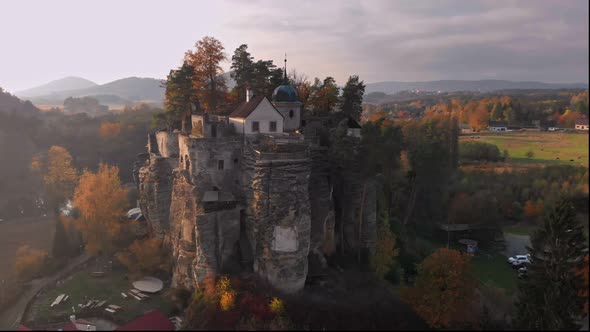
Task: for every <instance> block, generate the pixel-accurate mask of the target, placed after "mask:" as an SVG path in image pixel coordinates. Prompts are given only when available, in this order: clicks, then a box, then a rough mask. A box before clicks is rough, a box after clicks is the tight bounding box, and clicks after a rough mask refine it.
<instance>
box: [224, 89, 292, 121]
mask: <svg viewBox="0 0 590 332" xmlns="http://www.w3.org/2000/svg"><path fill="white" fill-rule="evenodd" d="M264 98H265V97H264V95H261V96H254V97H253V98H252V99H250V101H249V102H245V101H244V102H242V103H241V104H239V105H238V107H237V108H236V109H235V110H234V111H233V112H232V113H231V114H230V115H229V117H230V118H242V119H245V118H247V117H248V115H250V113H252V112H254V110H255V109H256V107H257V106H258V104H260V102H261V101H262V100H263V99H264ZM271 105H272V103H271ZM272 108H274V109H275V111H276V112H277V113H279V115H280V116H281V117H283V115H282V114H281V112H279V111H277V109H276V108H275V107H274V105H272Z"/></svg>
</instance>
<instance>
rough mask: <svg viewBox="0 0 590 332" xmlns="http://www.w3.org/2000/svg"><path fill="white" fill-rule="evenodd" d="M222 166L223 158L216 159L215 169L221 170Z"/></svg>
mask: <svg viewBox="0 0 590 332" xmlns="http://www.w3.org/2000/svg"><path fill="white" fill-rule="evenodd" d="M224 166H225V165H224V161H223V160H218V161H217V169H218V170H220V171H223V168H224Z"/></svg>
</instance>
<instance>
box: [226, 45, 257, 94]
mask: <svg viewBox="0 0 590 332" xmlns="http://www.w3.org/2000/svg"><path fill="white" fill-rule="evenodd" d="M230 69H231V70H232V72H231V74H230V75H231V77H232V78H233V79H234V81H235V82H236V86H235V87H234V89H235V90H236V93H237V96H238V98H239V99H238V100H243V98H245V94H246V88H247V86H248V85H249V84H252V82H253V81H254V57H252V56H251V55H250V53H249V52H248V45H246V44H242V45H240V46H239V47H238V48H236V50H235V51H234V55H232V57H231V67H230Z"/></svg>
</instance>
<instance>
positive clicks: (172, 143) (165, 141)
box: [156, 131, 178, 158]
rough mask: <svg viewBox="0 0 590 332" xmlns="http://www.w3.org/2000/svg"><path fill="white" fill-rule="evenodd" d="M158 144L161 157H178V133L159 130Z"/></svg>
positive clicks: (157, 135)
mask: <svg viewBox="0 0 590 332" xmlns="http://www.w3.org/2000/svg"><path fill="white" fill-rule="evenodd" d="M156 144H157V146H158V154H159V155H160V156H161V157H164V158H177V157H178V134H176V133H170V132H167V131H158V132H157V133H156Z"/></svg>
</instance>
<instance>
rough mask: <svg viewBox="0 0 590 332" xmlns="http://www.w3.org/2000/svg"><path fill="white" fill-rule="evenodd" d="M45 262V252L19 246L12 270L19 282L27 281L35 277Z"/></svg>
mask: <svg viewBox="0 0 590 332" xmlns="http://www.w3.org/2000/svg"><path fill="white" fill-rule="evenodd" d="M46 260H47V251H45V250H39V249H33V248H31V247H29V246H27V245H24V246H21V247H19V248H18V250H17V251H16V261H15V263H14V270H15V272H16V276H17V277H18V278H19V279H21V280H28V279H30V278H34V277H36V276H37V275H38V274H39V273H40V272H41V270H42V269H43V267H44V266H45V262H46Z"/></svg>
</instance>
